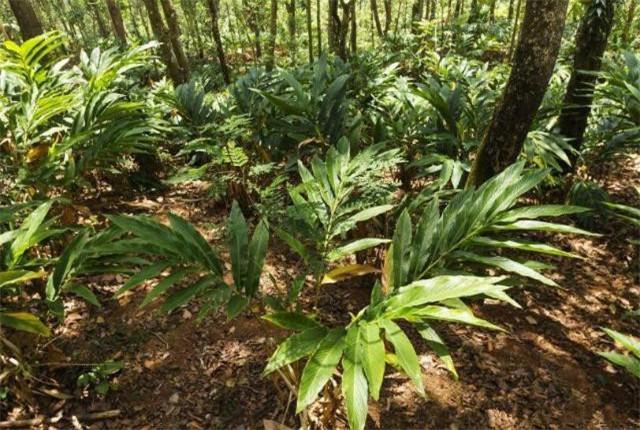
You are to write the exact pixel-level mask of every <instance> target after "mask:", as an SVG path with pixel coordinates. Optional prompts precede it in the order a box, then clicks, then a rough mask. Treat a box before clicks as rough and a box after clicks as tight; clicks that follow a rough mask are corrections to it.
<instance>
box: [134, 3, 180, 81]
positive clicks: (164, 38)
mask: <svg viewBox="0 0 640 430" xmlns="http://www.w3.org/2000/svg"><path fill="white" fill-rule="evenodd" d="M144 5H145V7H146V8H147V13H148V14H149V22H150V23H151V28H152V29H153V33H154V34H155V37H156V38H157V39H158V41H159V42H160V54H161V56H162V60H163V62H164V64H165V65H166V66H167V72H168V74H169V77H170V78H171V80H172V81H173V83H174V84H175V85H180V84H182V83H184V82H185V81H186V76H184V75H183V74H182V69H181V68H180V66H179V65H178V62H177V61H176V59H175V57H174V55H173V50H172V49H171V38H170V37H169V34H168V33H167V29H166V27H165V26H164V23H163V22H162V15H161V14H160V9H158V3H157V0H144Z"/></svg>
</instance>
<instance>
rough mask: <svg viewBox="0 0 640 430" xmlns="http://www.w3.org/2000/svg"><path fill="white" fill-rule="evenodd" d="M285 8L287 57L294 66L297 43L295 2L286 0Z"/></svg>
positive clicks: (294, 0)
mask: <svg viewBox="0 0 640 430" xmlns="http://www.w3.org/2000/svg"><path fill="white" fill-rule="evenodd" d="M286 7H287V29H288V30H289V55H290V56H291V61H292V62H293V64H296V56H297V55H296V54H297V53H298V42H297V40H296V33H297V28H296V0H288V1H287V3H286Z"/></svg>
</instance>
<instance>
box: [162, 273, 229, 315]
mask: <svg viewBox="0 0 640 430" xmlns="http://www.w3.org/2000/svg"><path fill="white" fill-rule="evenodd" d="M215 283H216V277H215V276H214V275H208V276H203V277H202V278H200V279H199V280H198V281H197V282H195V283H193V284H191V285H189V286H188V287H186V288H183V289H182V290H180V291H178V292H177V293H175V294H173V295H171V296H169V297H168V298H167V300H165V301H164V303H162V306H160V311H161V312H165V313H169V312H171V311H172V310H174V309H176V308H178V307H180V306H182V305H184V304H185V303H187V302H188V301H189V300H191V299H192V298H193V297H195V296H196V295H197V294H198V293H200V291H202V290H203V289H204V288H207V287H211V286H214V285H215Z"/></svg>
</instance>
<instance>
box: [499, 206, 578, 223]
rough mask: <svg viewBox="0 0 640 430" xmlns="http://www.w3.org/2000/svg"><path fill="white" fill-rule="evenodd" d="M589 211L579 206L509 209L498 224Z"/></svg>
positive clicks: (501, 216)
mask: <svg viewBox="0 0 640 430" xmlns="http://www.w3.org/2000/svg"><path fill="white" fill-rule="evenodd" d="M590 210H591V209H589V208H583V207H580V206H570V205H538V206H526V207H522V208H516V209H511V210H510V211H507V212H504V213H502V214H501V215H500V216H499V217H498V220H499V221H500V222H514V221H518V220H521V219H524V218H527V219H536V218H541V217H556V216H562V215H571V214H579V213H583V212H588V211H590Z"/></svg>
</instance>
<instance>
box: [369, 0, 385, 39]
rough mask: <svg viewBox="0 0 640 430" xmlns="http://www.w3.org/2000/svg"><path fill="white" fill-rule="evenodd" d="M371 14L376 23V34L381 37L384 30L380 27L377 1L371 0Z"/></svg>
mask: <svg viewBox="0 0 640 430" xmlns="http://www.w3.org/2000/svg"><path fill="white" fill-rule="evenodd" d="M371 14H372V15H373V21H374V22H375V24H376V30H377V31H378V36H380V39H382V38H383V37H384V32H383V29H382V23H381V22H380V14H378V2H377V1H376V0H371Z"/></svg>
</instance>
